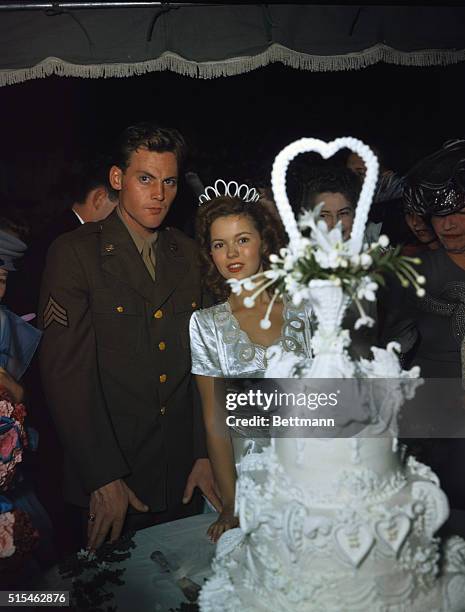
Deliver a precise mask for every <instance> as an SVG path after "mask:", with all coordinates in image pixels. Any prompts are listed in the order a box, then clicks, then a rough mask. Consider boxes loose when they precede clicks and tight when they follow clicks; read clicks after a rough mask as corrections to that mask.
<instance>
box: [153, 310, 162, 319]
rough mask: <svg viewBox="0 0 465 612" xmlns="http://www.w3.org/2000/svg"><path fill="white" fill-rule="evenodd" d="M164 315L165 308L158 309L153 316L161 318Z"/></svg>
mask: <svg viewBox="0 0 465 612" xmlns="http://www.w3.org/2000/svg"><path fill="white" fill-rule="evenodd" d="M162 316H163V310H156V311H155V312H154V313H153V318H154V319H161V318H162Z"/></svg>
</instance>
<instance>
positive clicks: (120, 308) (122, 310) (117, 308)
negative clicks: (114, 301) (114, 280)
mask: <svg viewBox="0 0 465 612" xmlns="http://www.w3.org/2000/svg"><path fill="white" fill-rule="evenodd" d="M116 310H117V311H118V312H124V308H123V306H117V307H116Z"/></svg>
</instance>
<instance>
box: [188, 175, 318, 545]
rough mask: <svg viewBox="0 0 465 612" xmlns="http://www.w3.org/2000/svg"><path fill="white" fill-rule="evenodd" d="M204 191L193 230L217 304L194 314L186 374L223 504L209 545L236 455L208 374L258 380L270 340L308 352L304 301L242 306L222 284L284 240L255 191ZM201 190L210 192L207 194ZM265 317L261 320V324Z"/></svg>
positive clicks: (222, 522) (257, 265) (227, 515)
mask: <svg viewBox="0 0 465 612" xmlns="http://www.w3.org/2000/svg"><path fill="white" fill-rule="evenodd" d="M221 186H222V187H223V188H222V189H221ZM212 192H213V193H212ZM205 193H206V196H205V195H204V196H201V197H200V201H201V206H200V209H199V212H198V216H197V220H196V234H197V239H198V241H199V244H200V251H201V259H202V266H203V279H204V284H205V289H206V290H207V291H208V292H210V293H211V294H212V295H213V296H214V298H215V299H216V301H217V304H216V305H215V306H212V307H211V308H207V309H204V310H200V311H197V312H194V314H193V316H192V318H191V322H190V339H191V352H192V373H193V374H195V375H196V381H197V385H198V388H199V391H200V396H201V400H202V408H203V414H204V420H205V427H206V433H207V445H208V452H209V456H210V460H211V462H212V466H213V470H214V474H215V478H216V481H217V483H218V486H219V489H220V494H221V499H222V504H223V507H222V512H221V514H220V516H219V518H218V520H217V521H216V522H215V523H213V524H212V525H211V526H210V528H209V530H208V535H209V536H210V538H211V540H212V541H214V542H216V541H217V540H218V538H219V537H220V535H221V534H222V533H223V532H224V531H226V530H228V529H231V528H232V527H236V526H237V525H238V520H237V518H236V517H235V516H234V496H235V482H236V470H235V461H234V454H235V453H234V450H235V451H236V455H237V454H238V452H239V451H238V446H239V445H238V444H236V442H237V439H236V438H235V439H234V442H235V444H234V450H233V443H232V441H231V437H230V435H229V434H228V433H227V432H226V435H225V433H224V431H223V432H221V431H220V429H219V422H218V419H217V418H216V420H215V416H216V417H217V413H215V406H214V378H215V377H225V378H260V377H263V374H264V372H265V369H266V367H267V354H269V353H268V351H269V348H270V347H272V346H275V345H277V344H280V345H281V347H282V348H283V349H284V350H285V351H293V352H297V353H301V354H302V355H306V356H309V355H310V331H309V326H308V323H307V322H308V320H309V317H308V313H307V312H306V310H305V307H304V306H301V307H294V306H292V305H291V304H290V303H288V302H287V301H284V302H283V301H273V300H272V298H271V296H270V295H269V294H268V293H267V292H263V293H261V294H260V295H259V296H258V297H257V298H256V299H255V300H254V306H253V307H252V308H246V307H245V306H244V298H246V297H251V296H252V294H253V292H247V291H243V292H242V293H241V294H240V295H235V294H232V293H231V290H230V286H229V284H228V283H227V280H229V279H243V278H247V277H249V276H252V275H253V274H256V273H257V272H259V271H262V270H266V269H267V268H269V266H270V262H269V256H270V254H272V253H278V252H279V249H280V248H281V247H282V246H284V244H285V239H284V232H283V230H282V229H281V226H280V224H279V222H278V221H277V220H276V219H275V218H273V217H272V216H271V215H270V213H269V212H268V211H267V210H266V208H265V207H264V206H262V204H261V203H260V201H257V200H258V194H257V193H256V192H255V190H254V189H249V188H248V187H246V186H241V188H240V189H239V188H238V185H237V184H236V183H229V184H228V185H226V184H225V183H224V182H223V181H217V182H216V183H215V188H211V187H210V188H207V189H206V192H205ZM208 194H211V195H213V196H214V197H212V198H211V199H210V197H208ZM241 196H242V197H241ZM202 201H203V203H202ZM267 314H268V317H267V319H269V324H268V326H266V325H264V326H261V325H260V322H261V321H262V320H263V319H264V318H265V317H266V315H267ZM264 327H265V329H264ZM223 421H224V419H223ZM257 442H258V446H259V441H257ZM238 458H239V457H238Z"/></svg>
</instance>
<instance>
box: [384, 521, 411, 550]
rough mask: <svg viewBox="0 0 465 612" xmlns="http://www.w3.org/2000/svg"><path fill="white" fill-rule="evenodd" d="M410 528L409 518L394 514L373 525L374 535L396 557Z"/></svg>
mask: <svg viewBox="0 0 465 612" xmlns="http://www.w3.org/2000/svg"><path fill="white" fill-rule="evenodd" d="M410 528H411V522H410V519H409V517H408V516H407V515H406V514H396V515H395V516H391V517H390V518H388V519H383V520H382V521H378V522H377V523H376V525H375V533H376V535H377V536H378V538H379V539H380V540H381V541H382V542H384V543H385V544H386V545H387V546H389V548H391V549H392V550H393V551H394V552H395V554H396V555H397V553H398V552H399V550H400V548H401V546H402V544H403V543H404V542H405V539H406V537H407V536H408V534H409V532H410Z"/></svg>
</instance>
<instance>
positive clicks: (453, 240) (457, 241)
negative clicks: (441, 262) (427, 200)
mask: <svg viewBox="0 0 465 612" xmlns="http://www.w3.org/2000/svg"><path fill="white" fill-rule="evenodd" d="M431 224H432V226H433V228H434V231H435V232H436V235H437V237H438V238H439V240H440V241H441V243H442V245H443V247H444V248H445V249H446V251H449V252H451V253H464V252H465V208H462V209H461V210H459V211H458V212H455V213H452V214H450V215H443V216H440V217H439V216H435V215H433V216H432V217H431Z"/></svg>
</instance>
